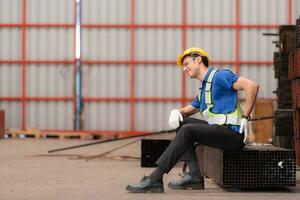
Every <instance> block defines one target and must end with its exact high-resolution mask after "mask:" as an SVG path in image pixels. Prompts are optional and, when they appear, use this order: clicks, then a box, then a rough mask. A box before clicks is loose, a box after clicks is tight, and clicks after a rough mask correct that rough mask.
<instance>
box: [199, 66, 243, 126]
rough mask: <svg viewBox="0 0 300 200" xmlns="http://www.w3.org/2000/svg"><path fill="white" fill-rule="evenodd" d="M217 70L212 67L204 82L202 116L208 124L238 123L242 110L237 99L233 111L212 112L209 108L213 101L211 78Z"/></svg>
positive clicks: (211, 106)
mask: <svg viewBox="0 0 300 200" xmlns="http://www.w3.org/2000/svg"><path fill="white" fill-rule="evenodd" d="M216 72H218V69H214V70H213V71H211V73H210V74H209V76H208V78H207V81H206V84H205V104H206V109H205V110H204V111H203V116H204V119H205V121H207V122H208V123H209V124H219V125H224V124H228V125H229V124H230V125H240V123H241V118H242V111H241V108H240V105H239V102H238V100H237V101H236V106H235V107H236V109H235V111H233V112H231V113H226V114H223V113H213V112H212V111H211V109H212V108H213V107H214V103H213V101H212V92H211V88H212V80H213V78H214V75H215V73H216ZM201 93H202V91H201V90H200V93H199V95H198V98H199V102H201V95H202V94H201Z"/></svg>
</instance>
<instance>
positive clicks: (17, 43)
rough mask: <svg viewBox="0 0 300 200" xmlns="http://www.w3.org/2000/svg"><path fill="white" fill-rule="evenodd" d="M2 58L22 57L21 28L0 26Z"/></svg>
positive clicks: (0, 53)
mask: <svg viewBox="0 0 300 200" xmlns="http://www.w3.org/2000/svg"><path fill="white" fill-rule="evenodd" d="M0 46H1V48H0V60H11V59H14V60H21V59H22V31H21V29H19V28H13V29H11V28H0Z"/></svg>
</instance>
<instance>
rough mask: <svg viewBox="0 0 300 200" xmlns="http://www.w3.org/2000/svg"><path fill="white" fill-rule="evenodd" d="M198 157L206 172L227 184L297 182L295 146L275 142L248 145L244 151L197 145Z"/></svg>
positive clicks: (262, 185) (268, 185) (248, 185)
mask: <svg viewBox="0 0 300 200" xmlns="http://www.w3.org/2000/svg"><path fill="white" fill-rule="evenodd" d="M197 157H198V160H199V164H200V167H201V168H202V171H203V174H204V176H206V177H210V178H212V179H213V180H214V181H215V182H216V183H218V184H220V185H221V186H223V187H237V188H282V187H289V186H296V163H295V152H294V151H292V150H288V149H282V148H279V147H274V146H271V145H270V146H259V147H258V146H247V147H245V148H244V149H243V150H240V151H223V150H220V149H216V148H212V147H207V146H201V147H198V148H197ZM212 166H213V167H212Z"/></svg>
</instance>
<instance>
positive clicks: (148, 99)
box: [0, 96, 277, 102]
mask: <svg viewBox="0 0 300 200" xmlns="http://www.w3.org/2000/svg"><path fill="white" fill-rule="evenodd" d="M260 99H261V98H260ZM262 99H265V100H274V99H277V98H262ZM0 100H1V101H22V97H0ZM72 100H73V97H29V96H27V97H26V101H72ZM130 100H131V99H130V97H85V98H83V101H86V102H130ZM192 100H194V97H192V98H190V97H186V98H182V97H135V98H134V101H135V102H137V101H139V102H180V101H192Z"/></svg>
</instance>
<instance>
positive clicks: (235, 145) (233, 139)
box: [156, 118, 245, 173]
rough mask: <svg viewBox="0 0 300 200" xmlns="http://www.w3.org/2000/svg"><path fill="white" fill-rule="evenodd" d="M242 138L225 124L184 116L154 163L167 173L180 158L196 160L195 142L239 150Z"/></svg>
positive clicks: (241, 135)
mask: <svg viewBox="0 0 300 200" xmlns="http://www.w3.org/2000/svg"><path fill="white" fill-rule="evenodd" d="M243 139H244V135H243V134H239V133H236V132H234V131H231V130H230V129H229V128H228V127H227V126H226V125H225V126H223V125H216V124H214V125H209V124H208V123H207V122H206V121H203V120H199V119H194V118H184V120H183V122H182V123H181V126H180V127H179V128H178V130H177V132H176V136H175V138H174V139H173V140H172V142H171V143H170V145H169V146H168V148H167V149H166V150H165V151H164V153H163V154H162V155H161V156H160V158H159V159H158V160H157V161H156V164H157V165H158V166H159V167H160V168H161V169H162V170H163V171H164V172H165V173H169V171H170V170H171V169H172V168H173V167H174V165H176V163H177V162H178V161H179V160H180V159H181V160H183V161H193V160H197V157H196V153H195V148H194V145H195V143H198V144H202V145H206V146H210V147H215V148H219V149H223V150H239V149H242V148H243V147H244V146H245V145H244V142H243Z"/></svg>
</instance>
